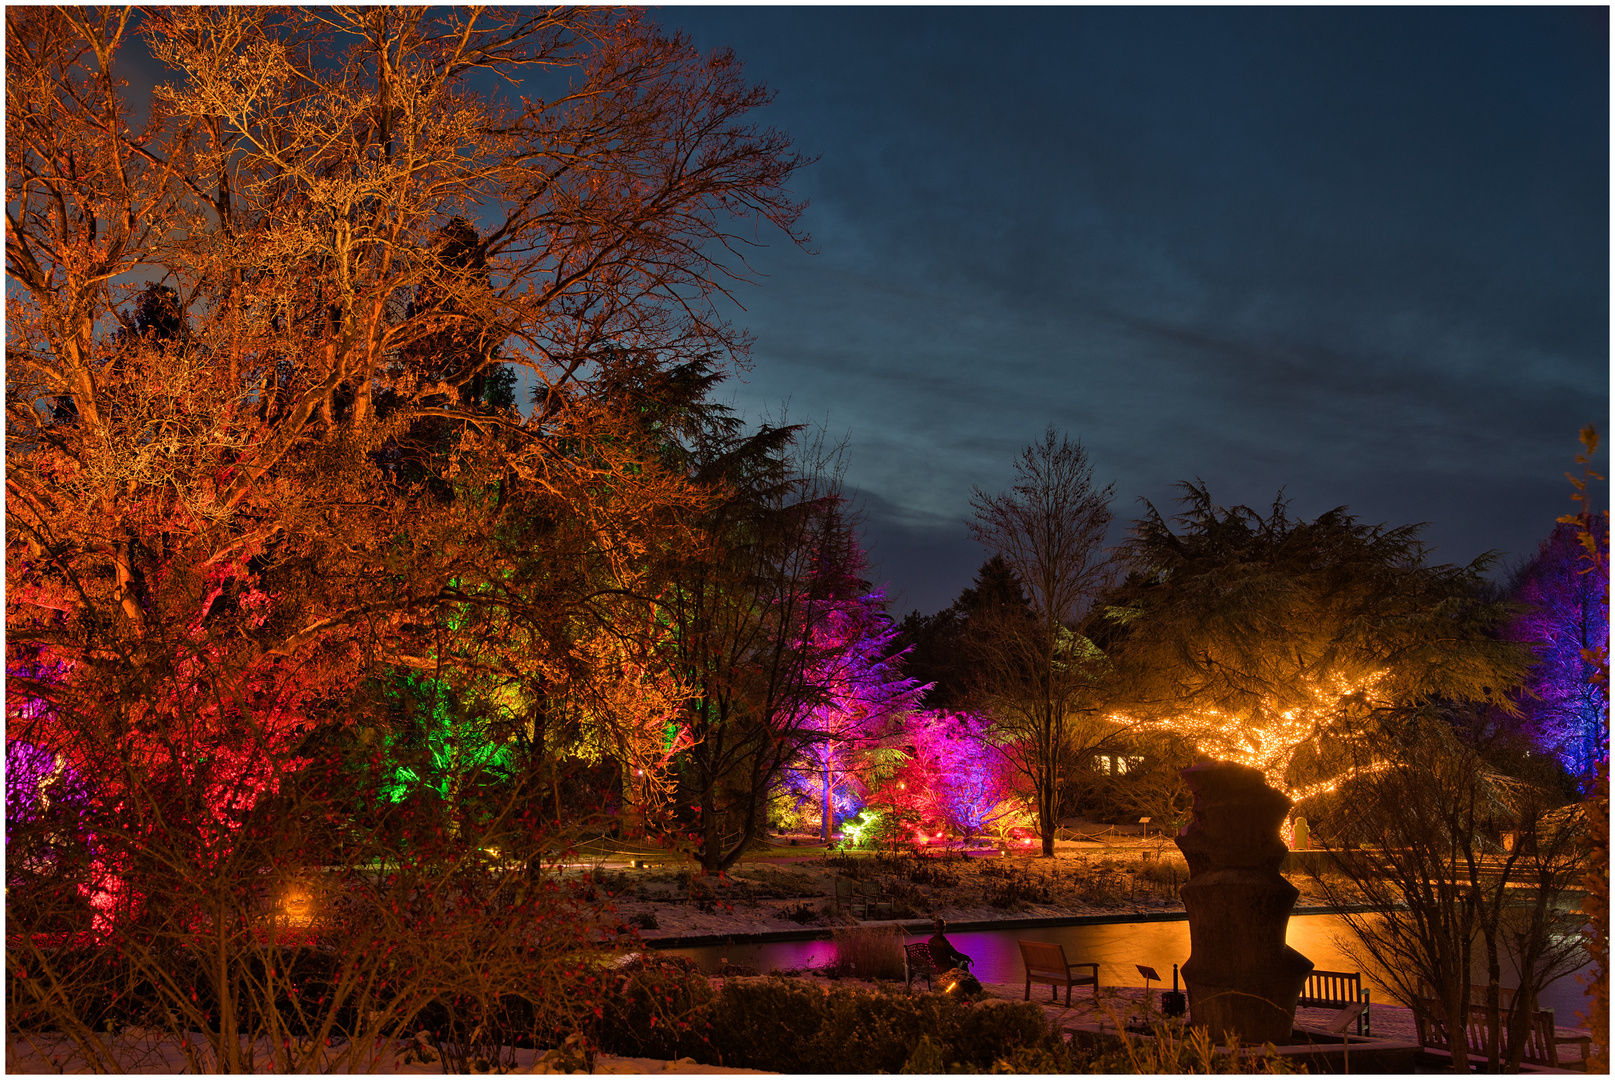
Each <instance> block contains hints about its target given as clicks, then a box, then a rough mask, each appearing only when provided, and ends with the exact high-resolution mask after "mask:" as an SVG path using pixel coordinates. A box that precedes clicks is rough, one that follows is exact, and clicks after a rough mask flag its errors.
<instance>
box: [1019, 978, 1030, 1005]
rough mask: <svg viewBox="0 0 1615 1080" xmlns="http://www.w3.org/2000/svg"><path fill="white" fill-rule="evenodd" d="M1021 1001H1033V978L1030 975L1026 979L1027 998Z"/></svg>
mask: <svg viewBox="0 0 1615 1080" xmlns="http://www.w3.org/2000/svg"><path fill="white" fill-rule="evenodd" d="M1021 1000H1022V1001H1031V1000H1032V977H1031V976H1030V975H1028V976H1027V977H1026V996H1025V997H1023V998H1021Z"/></svg>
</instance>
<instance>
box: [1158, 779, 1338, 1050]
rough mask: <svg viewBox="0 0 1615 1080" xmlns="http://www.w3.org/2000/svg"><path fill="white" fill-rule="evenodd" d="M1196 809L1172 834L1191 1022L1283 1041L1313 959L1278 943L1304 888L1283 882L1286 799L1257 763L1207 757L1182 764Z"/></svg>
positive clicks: (1253, 1039)
mask: <svg viewBox="0 0 1615 1080" xmlns="http://www.w3.org/2000/svg"><path fill="white" fill-rule="evenodd" d="M1182 775H1183V779H1184V781H1185V782H1186V783H1187V784H1188V785H1189V790H1190V791H1191V792H1193V793H1194V807H1193V814H1194V816H1193V817H1192V818H1191V819H1190V821H1189V823H1188V824H1187V825H1185V826H1184V827H1183V829H1182V831H1180V832H1179V833H1178V836H1177V845H1178V847H1179V849H1180V850H1182V852H1183V855H1184V858H1186V859H1187V860H1188V861H1189V882H1188V884H1187V885H1185V886H1184V887H1183V891H1182V893H1181V895H1182V897H1183V906H1184V909H1185V910H1186V911H1187V912H1188V916H1189V961H1188V963H1186V964H1184V965H1183V981H1184V984H1185V986H1186V987H1187V989H1188V992H1189V1022H1190V1023H1191V1024H1195V1025H1202V1026H1205V1027H1207V1028H1209V1029H1210V1031H1211V1033H1212V1035H1213V1036H1214V1037H1216V1038H1218V1039H1220V1038H1222V1037H1223V1035H1224V1034H1231V1035H1234V1036H1236V1037H1237V1038H1238V1039H1239V1040H1240V1041H1241V1042H1247V1043H1262V1042H1277V1043H1283V1042H1288V1041H1289V1039H1290V1033H1291V1031H1292V1029H1293V1028H1294V1026H1295V1003H1296V999H1297V998H1299V997H1300V996H1301V987H1302V984H1303V983H1305V982H1306V977H1307V973H1308V972H1310V971H1311V970H1312V961H1311V960H1308V959H1307V958H1306V957H1304V956H1302V955H1301V954H1300V953H1298V952H1296V951H1295V950H1294V949H1292V948H1290V947H1289V946H1288V945H1286V944H1285V943H1284V933H1285V929H1286V928H1287V926H1288V925H1289V921H1290V912H1291V910H1293V909H1294V907H1295V901H1296V898H1297V897H1298V896H1299V895H1300V893H1299V892H1298V891H1297V890H1296V888H1295V886H1294V885H1291V884H1290V883H1289V882H1288V881H1285V880H1284V877H1283V876H1282V875H1281V874H1280V873H1279V867H1280V866H1282V865H1283V863H1284V853H1285V851H1286V850H1287V849H1286V848H1285V844H1284V840H1283V839H1282V838H1281V837H1280V836H1279V825H1280V824H1281V823H1282V822H1283V821H1284V815H1285V814H1286V813H1287V812H1288V811H1289V809H1290V800H1289V799H1288V798H1286V797H1285V796H1284V795H1283V794H1281V793H1279V792H1277V791H1274V790H1273V789H1272V788H1270V787H1268V786H1267V783H1266V781H1265V780H1264V779H1263V778H1262V773H1261V771H1260V770H1258V769H1253V768H1251V767H1249V766H1247V765H1235V764H1232V763H1230V762H1213V763H1211V764H1207V765H1196V766H1194V767H1193V768H1189V769H1185V770H1183V774H1182Z"/></svg>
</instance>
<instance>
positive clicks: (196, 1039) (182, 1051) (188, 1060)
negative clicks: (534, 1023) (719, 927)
mask: <svg viewBox="0 0 1615 1080" xmlns="http://www.w3.org/2000/svg"><path fill="white" fill-rule="evenodd" d="M131 1030H133V1029H131ZM98 1038H99V1040H100V1042H101V1046H102V1047H103V1048H104V1052H105V1053H107V1054H109V1055H110V1056H111V1059H112V1060H114V1061H116V1062H117V1063H118V1064H119V1066H120V1067H121V1069H122V1071H123V1072H129V1073H145V1074H148V1075H174V1074H179V1073H211V1072H219V1071H220V1070H219V1069H218V1067H217V1065H216V1063H215V1062H214V1061H213V1058H212V1052H211V1051H210V1050H209V1049H208V1046H207V1043H206V1041H205V1040H204V1039H203V1037H202V1036H201V1035H199V1034H194V1033H193V1034H192V1035H191V1040H190V1045H189V1046H186V1045H185V1044H183V1043H181V1042H179V1041H178V1040H176V1039H173V1038H161V1037H158V1036H156V1035H147V1034H146V1033H144V1032H140V1031H138V1030H136V1031H135V1032H134V1034H132V1035H131V1034H128V1033H120V1034H118V1035H101V1036H98ZM411 1047H412V1044H411V1043H410V1042H407V1041H406V1042H397V1043H395V1044H393V1045H392V1046H391V1047H389V1049H388V1051H387V1052H386V1053H385V1054H384V1055H383V1056H382V1057H381V1058H380V1060H378V1061H377V1062H375V1064H374V1066H373V1067H369V1068H359V1069H355V1068H352V1067H344V1065H343V1064H342V1063H340V1062H336V1061H334V1060H333V1059H328V1060H327V1061H325V1062H322V1063H321V1064H322V1067H321V1068H318V1069H312V1068H305V1069H304V1071H306V1072H313V1071H320V1072H328V1071H329V1072H339V1073H351V1072H355V1071H358V1072H381V1073H409V1074H437V1073H442V1072H443V1067H442V1065H441V1064H439V1063H438V1062H436V1061H420V1060H418V1059H417V1058H416V1057H415V1056H414V1055H412V1054H410V1053H409V1052H408V1051H409V1050H410V1049H411ZM253 1050H254V1060H255V1062H256V1063H257V1068H256V1069H255V1070H254V1071H255V1072H259V1073H269V1072H273V1071H274V1070H273V1069H271V1068H270V1067H269V1062H270V1053H269V1045H268V1043H267V1041H265V1040H259V1042H258V1043H257V1044H256V1045H255V1046H254V1047H253ZM502 1056H503V1057H504V1058H505V1060H507V1061H508V1060H510V1058H511V1057H514V1059H515V1064H514V1067H513V1068H510V1069H508V1070H501V1071H508V1072H510V1073H545V1074H560V1073H565V1072H566V1071H567V1069H566V1067H565V1062H564V1061H563V1060H562V1059H561V1058H560V1056H559V1055H558V1054H557V1053H556V1052H555V1051H552V1050H544V1051H537V1050H522V1049H511V1048H506V1050H505V1051H504V1054H503V1055H502ZM94 1071H98V1070H94V1069H91V1068H89V1067H88V1066H87V1065H86V1063H85V1059H84V1057H83V1055H82V1054H81V1052H80V1051H79V1049H78V1048H77V1047H76V1046H74V1045H73V1044H72V1043H71V1042H70V1041H69V1040H67V1039H66V1038H65V1037H64V1036H61V1035H32V1036H20V1037H16V1036H14V1037H12V1039H10V1040H9V1041H8V1042H7V1043H6V1072H7V1073H8V1074H18V1073H24V1074H27V1073H87V1072H94ZM756 1071H757V1070H755V1069H725V1068H722V1067H720V1066H717V1065H703V1064H700V1063H698V1062H696V1061H695V1059H694V1058H679V1059H678V1060H677V1061H666V1060H663V1059H660V1058H641V1057H618V1056H616V1055H615V1054H596V1055H595V1058H594V1072H596V1073H614V1074H628V1075H635V1076H643V1075H657V1074H668V1073H684V1074H696V1075H709V1074H713V1073H755V1072H756Z"/></svg>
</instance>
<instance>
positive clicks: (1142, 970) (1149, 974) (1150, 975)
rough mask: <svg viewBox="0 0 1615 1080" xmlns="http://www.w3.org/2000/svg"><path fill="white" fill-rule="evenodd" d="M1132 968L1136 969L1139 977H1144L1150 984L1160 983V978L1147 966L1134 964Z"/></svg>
mask: <svg viewBox="0 0 1615 1080" xmlns="http://www.w3.org/2000/svg"><path fill="white" fill-rule="evenodd" d="M1133 966H1134V967H1136V968H1137V969H1138V973H1139V974H1140V975H1142V976H1144V977H1145V978H1146V979H1148V980H1149V981H1150V982H1161V981H1162V979H1161V977H1160V976H1159V975H1157V974H1156V973H1155V969H1154V968H1152V967H1149V966H1147V965H1144V964H1134V965H1133Z"/></svg>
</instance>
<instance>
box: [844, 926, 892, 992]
mask: <svg viewBox="0 0 1615 1080" xmlns="http://www.w3.org/2000/svg"><path fill="white" fill-rule="evenodd" d="M835 944H836V958H835V962H834V963H833V964H832V965H831V966H830V967H831V969H832V970H833V971H834V972H835V974H837V975H840V976H843V977H845V978H852V979H892V980H894V981H895V980H897V979H901V978H902V977H903V970H904V964H903V931H902V928H901V927H884V926H844V927H838V928H837V929H836V931H835Z"/></svg>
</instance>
